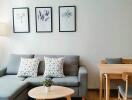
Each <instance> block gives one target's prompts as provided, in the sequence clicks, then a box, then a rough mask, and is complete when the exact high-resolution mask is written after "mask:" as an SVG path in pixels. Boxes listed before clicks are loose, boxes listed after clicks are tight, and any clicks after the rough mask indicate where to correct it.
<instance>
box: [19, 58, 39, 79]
mask: <svg viewBox="0 0 132 100" xmlns="http://www.w3.org/2000/svg"><path fill="white" fill-rule="evenodd" d="M38 65H39V60H38V59H36V58H21V63H20V66H19V70H18V73H17V77H37V72H38Z"/></svg>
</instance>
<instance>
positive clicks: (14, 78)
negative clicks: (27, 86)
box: [0, 75, 25, 81]
mask: <svg viewBox="0 0 132 100" xmlns="http://www.w3.org/2000/svg"><path fill="white" fill-rule="evenodd" d="M0 79H7V80H10V79H11V80H20V81H24V80H25V78H23V77H17V75H5V76H2V77H0Z"/></svg>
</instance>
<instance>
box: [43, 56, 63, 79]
mask: <svg viewBox="0 0 132 100" xmlns="http://www.w3.org/2000/svg"><path fill="white" fill-rule="evenodd" d="M44 61H45V71H44V77H65V76H64V73H63V64H64V58H49V57H44Z"/></svg>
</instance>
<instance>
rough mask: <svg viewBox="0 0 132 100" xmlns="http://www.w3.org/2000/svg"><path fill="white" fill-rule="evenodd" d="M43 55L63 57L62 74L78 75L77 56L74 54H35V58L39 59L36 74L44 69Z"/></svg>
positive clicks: (40, 73) (41, 72)
mask: <svg viewBox="0 0 132 100" xmlns="http://www.w3.org/2000/svg"><path fill="white" fill-rule="evenodd" d="M44 56H46V57H52V58H54V57H55V58H59V57H64V67H63V68H64V75H74V76H76V75H78V69H79V68H78V67H79V56H76V55H35V56H34V57H35V58H39V59H40V64H39V67H38V74H39V75H42V74H43V73H44V69H45V63H44Z"/></svg>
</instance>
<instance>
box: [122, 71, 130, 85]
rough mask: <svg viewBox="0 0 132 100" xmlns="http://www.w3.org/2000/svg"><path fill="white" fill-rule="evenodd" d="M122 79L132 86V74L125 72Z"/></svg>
mask: <svg viewBox="0 0 132 100" xmlns="http://www.w3.org/2000/svg"><path fill="white" fill-rule="evenodd" d="M122 79H123V80H124V81H128V84H130V85H132V72H123V74H122Z"/></svg>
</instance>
